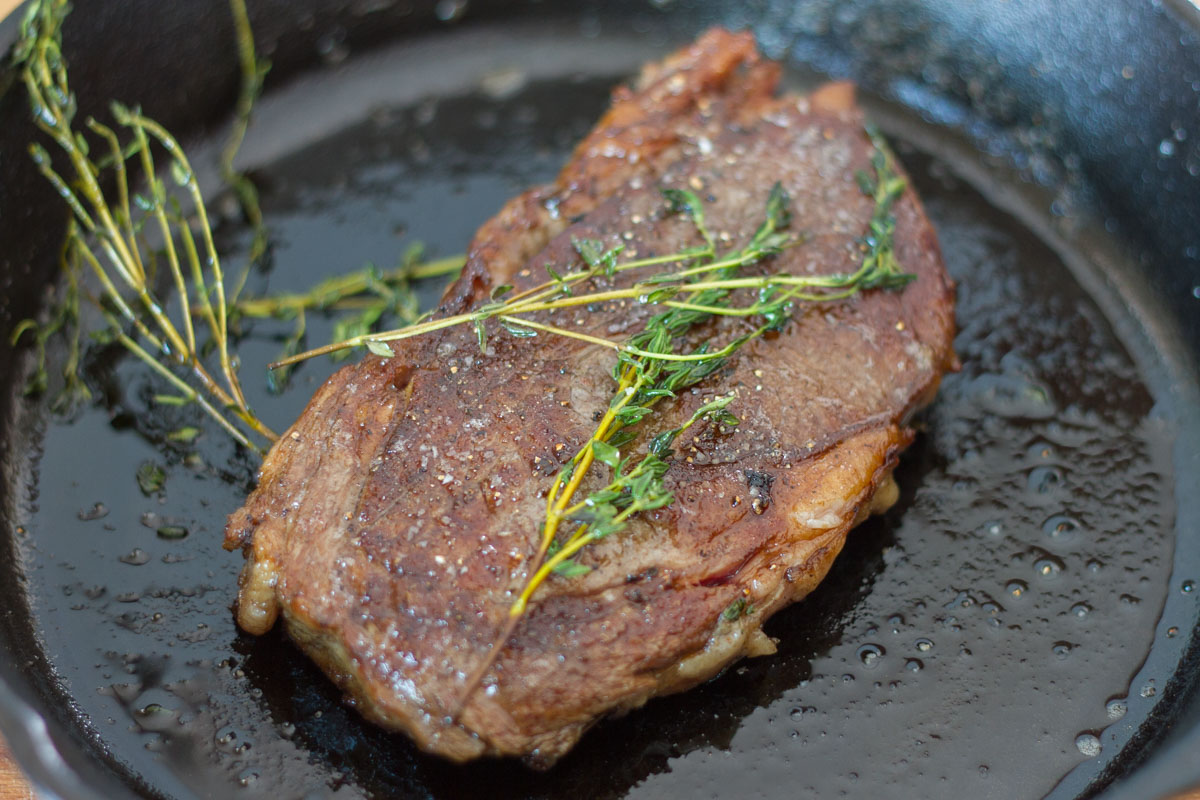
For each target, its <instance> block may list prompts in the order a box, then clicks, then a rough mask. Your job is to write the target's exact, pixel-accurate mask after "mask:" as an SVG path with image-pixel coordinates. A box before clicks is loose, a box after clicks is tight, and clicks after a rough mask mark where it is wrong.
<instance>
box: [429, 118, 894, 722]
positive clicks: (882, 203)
mask: <svg viewBox="0 0 1200 800" xmlns="http://www.w3.org/2000/svg"><path fill="white" fill-rule="evenodd" d="M869 135H870V137H871V140H872V143H873V145H874V147H875V152H874V153H873V155H872V161H871V163H872V168H873V171H874V175H868V174H866V173H861V174H859V175H858V176H857V179H858V182H859V185H860V187H861V188H862V190H863V192H864V193H865V194H867V195H869V196H870V197H872V198H873V199H874V201H875V206H874V210H873V212H872V217H871V220H870V222H869V224H868V231H867V234H866V236H865V237H864V238H863V240H862V245H863V248H864V257H863V261H862V263H861V265H860V266H859V268H858V269H857V270H856V271H855V272H853V273H850V274H839V275H829V276H815V277H814V276H792V275H786V274H782V273H777V274H768V275H763V276H757V277H738V276H737V272H738V271H739V270H740V268H741V267H743V266H745V265H746V264H749V263H753V262H754V261H757V260H759V259H761V258H763V257H767V256H770V255H774V254H776V253H778V252H780V251H781V250H783V249H784V248H786V247H789V246H792V245H794V244H796V243H797V242H798V241H800V238H799V237H797V236H795V235H794V234H790V233H788V232H786V231H785V229H786V228H787V227H788V225H789V224H790V222H791V215H790V212H789V209H788V204H789V198H788V196H787V194H786V192H784V190H783V189H782V187H781V186H780V185H779V184H776V185H775V186H774V187H773V188H772V190H771V192H770V195H769V197H768V200H767V205H766V209H765V219H764V221H763V223H762V224H761V225H760V226H759V228H758V230H757V231H756V232H755V233H754V235H753V236H752V237H751V239H750V241H749V242H748V243H747V244H746V245H745V246H744V247H743V248H742V249H740V250H737V251H734V252H732V253H728V254H725V255H723V256H721V257H718V256H717V254H716V248H715V243H714V239H713V237H712V236H711V235H710V234H709V232H708V230H707V227H706V225H705V219H704V213H703V207H702V204H701V202H700V200H699V198H697V197H696V196H695V195H694V194H692V193H691V192H687V191H686V190H672V191H669V192H667V193H665V194H666V197H667V200H668V202H669V203H670V206H671V209H672V210H673V211H676V212H681V213H685V214H687V215H688V216H689V217H690V218H691V220H692V223H693V225H694V226H695V227H696V230H697V232H698V233H699V234H700V236H701V238H702V239H703V240H704V242H705V244H704V245H703V246H701V247H698V248H694V249H692V250H690V251H687V252H686V253H684V254H677V255H676V260H677V261H680V262H683V263H684V264H685V267H684V268H683V269H680V270H677V271H674V272H668V273H662V274H659V275H655V276H652V277H651V278H649V279H643V280H641V281H638V282H637V283H635V284H634V286H633V287H632V288H631V289H628V290H613V291H601V292H592V293H588V294H584V295H582V296H575V295H573V294H570V293H566V294H567V296H566V297H560V298H558V299H556V300H551V301H542V300H541V299H540V298H539V299H538V300H536V301H534V305H537V306H538V307H539V309H540V308H555V307H562V306H560V305H559V304H562V305H574V304H577V303H578V302H580V301H582V302H586V303H589V304H591V303H596V302H600V301H602V300H613V299H618V298H628V297H634V298H637V301H638V302H640V303H656V304H659V305H662V306H666V307H667V310H666V311H664V312H661V313H659V314H656V315H654V316H652V317H650V318H649V319H648V320H647V322H646V324H645V326H644V328H643V329H642V330H641V331H639V332H638V333H637V334H635V335H634V336H632V337H631V338H630V339H629V340H628V341H627V342H625V343H621V344H614V347H615V349H616V350H617V352H618V356H617V364H616V366H615V367H614V369H613V378H614V380H616V382H617V389H616V392H615V393H614V395H613V397H612V399H611V401H610V403H609V407H608V410H607V411H606V412H605V414H604V415H603V416H602V417H601V419H600V420H599V422H598V424H597V426H596V429H595V431H593V433H592V435H591V436H590V437H589V439H588V440H587V442H585V443H584V444H583V446H582V447H580V449H579V450H578V451H576V453H575V455H574V456H573V457H572V458H571V459H570V460H569V461H568V462H567V464H566V465H565V466H564V467H563V468H562V470H561V471H560V472H559V473H558V475H557V476H556V478H555V480H554V483H553V485H552V487H551V488H550V490H549V492H548V493H547V498H546V511H545V519H544V522H543V524H542V536H541V541H540V543H539V546H538V549H537V551H536V553H535V554H534V556H533V557H532V558H531V559H530V560H529V562H528V567H527V574H528V576H529V577H528V578H527V580H526V581H525V583H524V586H523V588H522V589H521V591H520V592H519V594H518V595H517V597H516V599H515V600H514V601H513V603H512V605H511V606H510V607H509V613H508V617H507V620H506V621H505V623H504V625H502V626H501V628H500V630H499V631H498V634H497V636H496V638H495V640H494V641H493V643H492V647H491V648H490V650H489V651H488V655H487V656H486V657H485V658H484V659H483V660H482V661H481V662H480V664H478V665H477V667H476V668H475V669H474V670H473V672H472V673H471V675H470V676H468V679H467V681H466V683H465V687H464V691H463V693H462V694H461V695H460V696H459V699H458V701H457V703H456V707H455V708H454V709H453V714H452V716H454V717H457V716H458V714H459V713H460V712H461V710H462V708H463V707H464V706H465V705H466V703H467V701H468V700H469V699H470V697H471V696H472V695H473V694H474V692H475V690H476V689H477V688H478V687H479V685H480V684H481V683H482V682H483V679H484V678H485V677H486V675H487V673H488V671H489V670H490V669H491V667H492V665H493V664H494V663H495V661H496V659H497V658H499V656H500V653H501V651H502V650H503V647H504V644H505V643H506V642H507V640H508V638H509V637H510V636H511V635H512V633H513V631H514V630H515V629H516V625H517V623H518V622H519V620H520V619H521V618H522V617H523V616H524V614H525V613H526V610H527V608H528V605H529V603H530V601H531V600H532V598H533V595H534V594H535V592H536V591H537V590H538V588H539V587H540V586H541V585H542V584H543V583H544V582H545V581H546V580H547V579H549V577H550V576H551V575H552V574H556V573H557V574H560V575H564V576H567V577H571V576H578V575H582V574H586V573H587V572H588V571H590V568H589V567H588V566H587V565H586V564H583V563H581V562H580V561H579V560H578V558H577V556H578V554H579V553H580V552H581V551H582V550H583V549H584V548H585V547H587V546H588V545H590V544H593V543H595V542H597V541H600V540H602V539H604V538H607V537H609V536H611V535H613V534H615V533H617V532H619V531H621V530H623V529H624V528H625V527H627V526H628V524H629V522H630V520H631V518H632V517H633V516H634V515H636V514H638V513H642V512H647V511H654V510H657V509H661V508H663V507H665V506H668V505H670V504H671V503H672V502H673V499H674V498H673V496H672V494H671V493H670V492H669V491H668V490H667V489H666V487H665V484H664V480H663V479H664V477H665V476H666V474H667V472H668V471H669V469H670V463H671V462H670V456H671V452H670V447H671V445H672V444H673V443H674V441H675V440H676V438H677V437H678V436H679V435H680V434H681V433H682V432H683V431H685V430H687V429H688V428H689V427H691V426H692V425H694V424H696V423H697V422H699V421H701V420H708V421H710V423H713V424H716V425H718V426H720V427H722V428H723V429H728V428H729V427H733V426H736V425H737V424H738V420H737V418H736V417H735V416H734V415H733V414H732V413H730V412H729V411H728V410H727V408H728V406H729V404H730V403H731V402H732V401H733V399H734V396H733V395H728V396H725V397H718V398H715V399H713V400H710V401H709V402H707V403H705V404H703V405H702V406H701V407H700V408H699V409H697V411H696V412H695V413H694V414H693V415H692V416H691V417H690V418H689V419H688V421H687V422H686V423H684V425H682V426H680V427H679V428H675V429H671V430H668V431H664V432H662V433H659V434H657V435H655V436H653V437H651V438H650V439H649V441H648V444H647V446H646V453H645V454H644V455H642V456H641V457H640V458H637V459H635V458H634V457H633V456H630V455H626V456H622V454H621V449H620V448H621V447H623V446H625V445H627V444H630V443H632V442H633V441H635V440H636V436H637V435H636V433H635V432H634V431H633V430H631V429H632V428H634V427H635V426H637V425H638V424H639V423H641V422H642V421H643V420H644V419H646V418H647V417H649V416H650V415H651V414H652V413H653V409H654V406H655V405H656V404H657V403H658V402H659V401H660V400H661V399H662V398H664V397H671V398H674V397H676V396H677V394H678V393H679V392H681V391H682V390H684V389H687V388H689V387H691V386H694V385H696V384H698V383H700V382H701V381H702V380H704V379H705V378H706V377H708V376H709V375H712V374H713V373H714V372H716V371H717V370H719V369H720V368H721V367H722V366H724V364H725V363H726V361H727V359H728V358H729V356H730V355H732V354H733V353H734V352H736V350H738V349H739V348H740V347H742V346H744V345H745V344H746V343H747V342H749V341H751V340H752V339H754V338H757V337H759V336H762V335H763V334H765V333H767V332H768V331H777V330H780V329H781V328H782V327H783V326H784V325H786V323H787V322H788V320H789V319H790V318H791V315H792V312H793V310H794V307H795V304H796V303H797V302H801V301H803V302H816V301H827V300H834V299H842V298H846V297H849V296H851V295H854V294H857V293H858V292H861V291H863V290H866V289H876V288H878V289H898V288H902V287H903V286H905V285H907V284H908V283H909V282H910V281H911V280H913V279H914V277H915V276H913V275H910V274H907V273H904V272H903V271H902V270H901V268H900V265H899V263H898V262H897V260H896V258H895V255H894V251H893V245H892V238H893V234H894V232H895V218H894V216H893V215H892V206H893V205H894V203H895V201H896V200H897V199H898V198H899V197H900V195H901V194H902V193H903V191H904V187H905V182H904V179H903V178H901V177H900V176H899V175H898V174H897V173H896V171H895V169H894V168H893V166H892V162H891V156H890V154H889V153H888V152H887V150H886V149H885V148H886V145H885V144H884V142H883V140H882V137H880V136H879V134H878V132H876V131H873V130H872V131H869ZM576 250H577V251H578V252H579V254H580V256H581V257H582V258H583V259H584V261H585V262H586V263H588V265H589V270H590V271H592V272H593V273H594V272H595V271H596V270H597V269H599V268H600V267H603V269H604V271H605V272H606V273H607V274H610V275H611V274H615V273H616V272H618V271H621V269H622V267H623V266H625V267H627V266H628V265H621V264H618V263H617V262H616V253H615V252H612V251H608V252H605V253H603V254H600V253H599V251H598V249H597V247H596V246H595V245H594V244H588V245H586V246H582V244H581V243H576ZM586 272H587V271H580V272H578V273H573V274H586ZM555 277H556V278H557V276H555ZM557 279H558V280H560V281H561V280H562V279H561V278H557ZM581 280H582V278H581ZM652 287H653V288H652ZM737 289H755V290H757V292H756V299H755V300H754V301H753V302H752V303H749V304H746V305H742V306H737V305H733V304H732V303H731V302H730V298H731V295H732V293H733V292H734V291H735V290H737ZM540 293H541V290H540V289H539V290H535V291H533V292H532V294H533V296H535V297H537V296H538V295H539V294H540ZM681 296H682V297H683V298H684V299H678V298H680V297H681ZM485 309H486V307H485ZM528 310H530V309H529V307H528V306H521V307H518V308H516V309H514V308H508V309H504V311H502V312H501V313H498V314H496V315H497V316H499V317H500V319H501V320H502V321H506V322H508V323H509V325H510V326H511V325H517V324H524V325H527V326H529V327H531V328H533V329H534V330H543V329H551V328H552V326H547V325H543V324H541V323H537V324H533V323H530V322H529V321H528V320H525V321H523V323H521V322H518V320H519V319H520V318H518V317H516V316H515V315H516V314H518V313H522V312H523V311H528ZM480 311H484V309H481V310H480ZM505 312H506V313H505ZM476 313H479V312H476ZM461 316H469V315H461ZM715 316H740V317H745V318H751V319H755V320H757V325H756V326H755V327H754V328H753V329H751V330H750V331H749V332H746V333H743V334H741V335H740V336H737V337H736V338H734V339H733V340H732V341H731V342H729V343H728V344H726V345H725V346H724V347H722V348H719V349H716V350H712V351H710V350H709V346H708V343H707V342H705V343H703V344H701V345H700V346H698V347H696V348H695V349H693V350H692V352H691V353H677V352H676V347H677V346H678V345H679V344H681V343H682V342H683V341H686V337H687V335H688V334H689V333H690V332H691V331H693V330H694V328H695V327H696V326H697V325H699V324H701V323H703V322H705V321H707V320H709V319H711V318H713V317H715ZM471 322H472V324H475V325H476V326H477V330H478V329H479V327H480V325H481V320H480V318H479V317H475V318H473V319H471ZM554 332H556V333H559V332H561V333H562V334H563V335H571V336H574V337H575V338H581V336H580V335H578V334H577V333H576V332H573V331H560V330H559V329H554ZM589 338H591V337H589ZM604 341H605V340H597V341H596V343H602V342H604ZM480 345H481V346H482V345H483V338H482V334H480ZM596 462H599V463H600V464H602V465H604V466H607V467H608V468H609V469H610V471H611V479H610V481H609V482H608V483H607V484H606V485H605V486H603V487H602V488H600V489H598V490H596V491H593V492H591V493H590V494H588V496H587V497H585V498H584V499H583V500H581V501H575V500H574V498H575V495H576V493H577V492H578V490H579V489H580V487H581V486H582V484H583V482H584V479H585V477H586V476H587V474H588V473H589V470H590V469H591V468H592V466H593V465H594V464H595V463H596ZM570 525H574V529H573V530H568V531H566V532H565V534H564V533H563V532H562V531H561V529H562V528H563V527H564V526H568V527H569V526H570Z"/></svg>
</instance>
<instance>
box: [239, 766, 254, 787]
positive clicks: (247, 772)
mask: <svg viewBox="0 0 1200 800" xmlns="http://www.w3.org/2000/svg"><path fill="white" fill-rule="evenodd" d="M237 782H238V785H239V786H253V785H254V784H256V783H258V770H257V769H255V768H254V767H247V768H246V769H244V770H242V771H241V773H239V774H238V777H237Z"/></svg>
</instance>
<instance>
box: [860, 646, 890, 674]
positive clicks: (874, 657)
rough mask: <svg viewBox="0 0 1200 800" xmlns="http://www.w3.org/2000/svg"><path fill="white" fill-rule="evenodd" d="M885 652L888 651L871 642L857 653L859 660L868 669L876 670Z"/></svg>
mask: <svg viewBox="0 0 1200 800" xmlns="http://www.w3.org/2000/svg"><path fill="white" fill-rule="evenodd" d="M884 652H886V651H885V650H884V649H883V648H882V647H880V646H879V645H877V644H871V643H869V642H868V643H867V644H864V645H863V646H862V647H860V648H858V650H857V651H856V653H857V655H858V660H859V661H861V662H862V664H863V666H864V667H866V668H867V669H875V667H877V666H879V659H881V658H883V654H884Z"/></svg>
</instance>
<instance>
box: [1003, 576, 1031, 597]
mask: <svg viewBox="0 0 1200 800" xmlns="http://www.w3.org/2000/svg"><path fill="white" fill-rule="evenodd" d="M1004 591H1006V592H1008V595H1009V597H1012V598H1013V599H1017V598H1021V597H1024V596H1025V593H1026V592H1028V591H1029V584H1028V583H1026V582H1025V581H1021V580H1016V579H1014V580H1011V581H1009V582H1008V583H1006V584H1004Z"/></svg>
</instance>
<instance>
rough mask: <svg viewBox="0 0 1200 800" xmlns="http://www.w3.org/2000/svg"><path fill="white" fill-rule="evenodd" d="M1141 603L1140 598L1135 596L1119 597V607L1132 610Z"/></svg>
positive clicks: (1124, 595) (1125, 595)
mask: <svg viewBox="0 0 1200 800" xmlns="http://www.w3.org/2000/svg"><path fill="white" fill-rule="evenodd" d="M1141 602H1142V598H1140V597H1138V596H1137V595H1132V594H1123V595H1121V605H1123V606H1125V607H1126V608H1133V607H1134V606H1136V605H1138V604H1139V603H1141Z"/></svg>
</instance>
